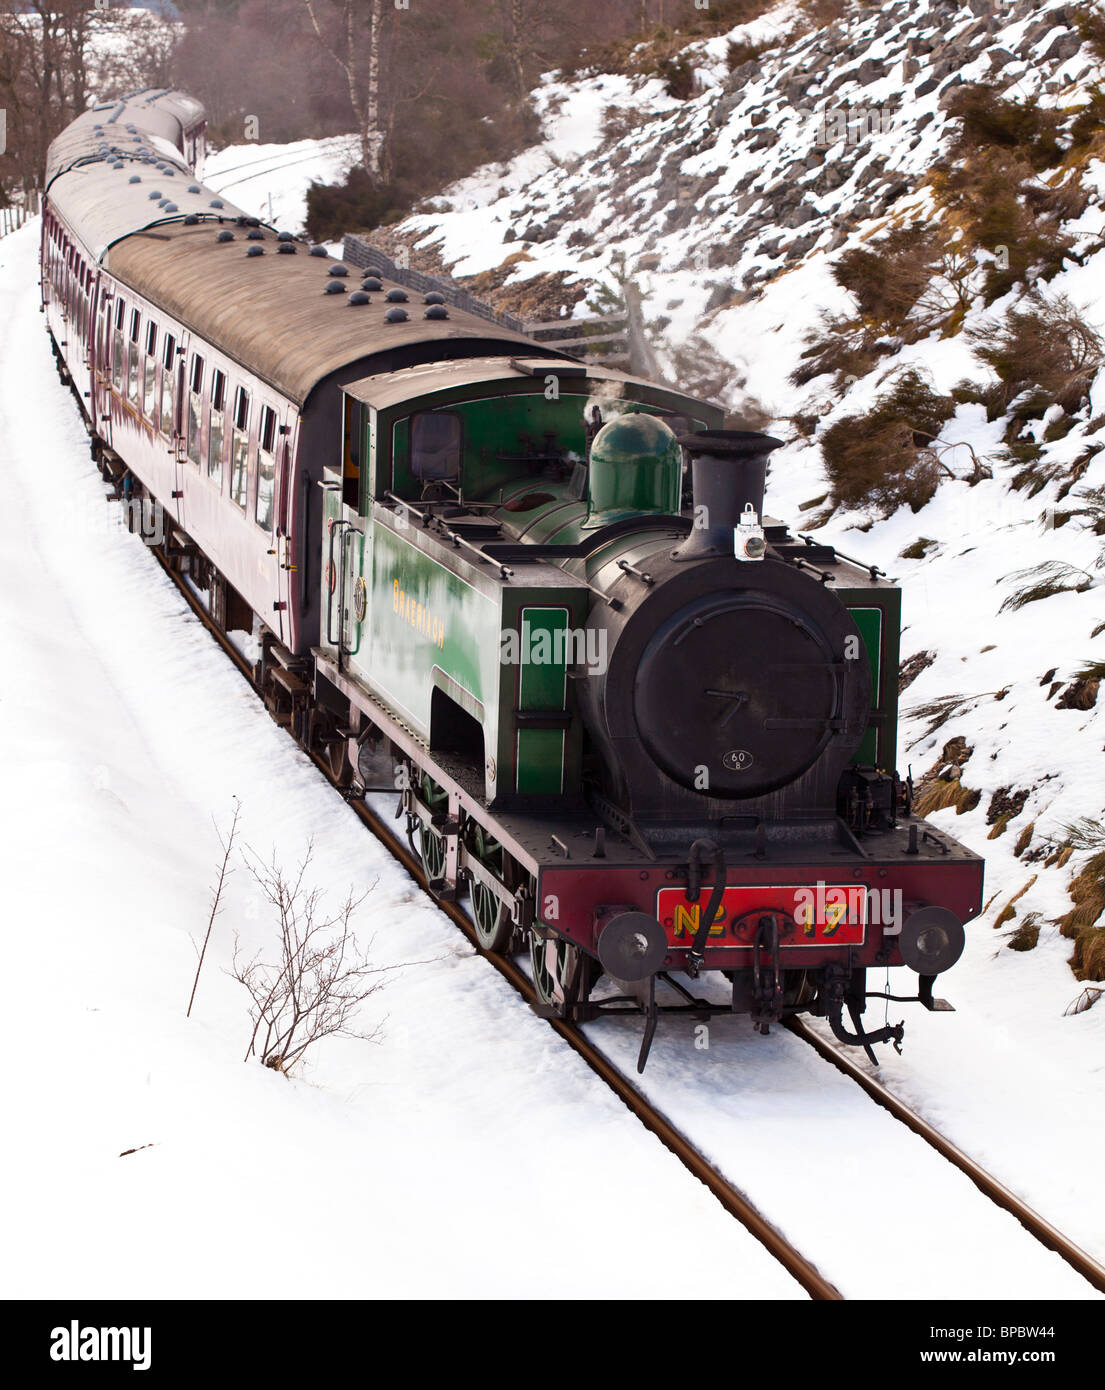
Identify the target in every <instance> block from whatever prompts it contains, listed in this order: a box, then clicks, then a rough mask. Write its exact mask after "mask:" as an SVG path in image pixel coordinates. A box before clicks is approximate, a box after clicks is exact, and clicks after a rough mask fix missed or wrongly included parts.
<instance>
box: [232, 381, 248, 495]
mask: <svg viewBox="0 0 1105 1390" xmlns="http://www.w3.org/2000/svg"><path fill="white" fill-rule="evenodd" d="M248 465H249V392H248V391H247V390H246V389H245V388H244V387H243V386H239V387H238V390H237V392H236V394H235V396H234V430H233V433H232V435H231V440H230V496H231V498H232V500H233V501H235V502H236V503H237V504H238V506H239V507H241V509H242V511H243V512H244V511H245V509H246V484H247V482H248V477H249V475H248Z"/></svg>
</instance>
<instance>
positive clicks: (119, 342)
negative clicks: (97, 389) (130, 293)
mask: <svg viewBox="0 0 1105 1390" xmlns="http://www.w3.org/2000/svg"><path fill="white" fill-rule="evenodd" d="M126 315H127V306H126V304H125V303H124V301H123V300H121V299H120V300H118V301H117V303H116V305H115V332H114V333H113V335H112V342H111V381H112V384H113V385H114V387H115V389H116V391H121V390H122V389H123V324H124V322H125V321H126Z"/></svg>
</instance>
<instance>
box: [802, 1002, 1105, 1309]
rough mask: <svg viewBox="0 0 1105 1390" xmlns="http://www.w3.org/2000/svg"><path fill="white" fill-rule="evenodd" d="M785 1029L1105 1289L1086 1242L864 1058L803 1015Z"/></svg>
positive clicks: (1103, 1272) (1103, 1274) (1103, 1277)
mask: <svg viewBox="0 0 1105 1390" xmlns="http://www.w3.org/2000/svg"><path fill="white" fill-rule="evenodd" d="M784 1027H786V1028H787V1029H789V1030H790V1032H792V1033H793V1034H794V1036H795V1037H796V1038H801V1040H802V1041H803V1042H804V1043H808V1044H809V1045H810V1047H812V1048H813V1049H814V1050H815V1051H816V1052H818V1053H819V1054H820V1055H821V1056H822V1057H824V1058H825V1060H826V1061H827V1062H831V1063H832V1065H833V1066H834V1067H836V1068H837V1070H838V1071H841V1072H843V1073H844V1075H845V1076H847V1077H850V1078H851V1080H853V1081H854V1082H856V1084H857V1085H859V1086H861V1087H862V1088H863V1090H864V1091H866V1092H867V1094H868V1095H869V1096H870V1097H871V1099H872V1100H873V1101H874V1102H875V1104H876V1105H881V1106H882V1108H883V1109H884V1110H887V1111H889V1112H890V1114H891V1115H893V1116H894V1118H895V1119H896V1120H900V1121H901V1123H902V1124H904V1125H905V1126H906V1127H907V1128H908V1129H911V1130H912V1131H913V1133H914V1134H916V1135H917V1136H918V1138H920V1139H923V1140H924V1141H925V1143H926V1144H928V1145H929V1146H930V1147H931V1148H933V1149H935V1150H936V1152H937V1153H938V1154H940V1155H941V1156H942V1157H943V1158H946V1159H947V1160H948V1162H949V1163H951V1164H953V1165H954V1166H955V1167H956V1168H958V1169H959V1171H960V1172H961V1173H963V1174H964V1176H966V1177H968V1178H970V1180H971V1181H972V1182H973V1183H974V1185H975V1186H976V1187H977V1188H978V1190H979V1191H980V1192H982V1193H984V1194H985V1195H986V1196H987V1197H989V1198H990V1200H991V1201H992V1202H994V1203H996V1205H997V1206H999V1207H1001V1208H1002V1209H1003V1210H1005V1211H1007V1212H1009V1214H1010V1215H1011V1216H1015V1217H1016V1218H1017V1220H1018V1221H1019V1222H1020V1223H1021V1225H1022V1226H1023V1227H1024V1228H1025V1230H1026V1231H1028V1233H1029V1234H1030V1235H1031V1236H1034V1237H1035V1238H1036V1239H1037V1240H1038V1241H1039V1242H1040V1243H1041V1244H1042V1245H1044V1246H1046V1247H1047V1248H1048V1249H1049V1250H1053V1251H1054V1252H1055V1253H1056V1254H1057V1255H1058V1256H1060V1258H1062V1259H1063V1260H1065V1261H1066V1263H1067V1264H1069V1265H1070V1266H1071V1268H1072V1269H1075V1270H1077V1272H1078V1273H1079V1274H1081V1276H1082V1277H1083V1279H1085V1280H1086V1281H1087V1282H1088V1283H1090V1284H1092V1285H1093V1286H1094V1288H1095V1289H1097V1290H1098V1291H1099V1292H1100V1293H1105V1268H1103V1267H1102V1266H1101V1265H1100V1264H1098V1262H1097V1261H1096V1260H1095V1259H1094V1258H1093V1256H1092V1255H1088V1254H1087V1253H1086V1251H1085V1250H1083V1249H1082V1248H1081V1246H1078V1245H1075V1243H1074V1241H1072V1240H1071V1239H1070V1238H1069V1237H1068V1236H1065V1235H1063V1233H1062V1231H1059V1230H1056V1228H1055V1227H1054V1226H1053V1225H1052V1224H1051V1222H1050V1221H1046V1220H1045V1219H1044V1218H1043V1217H1042V1216H1041V1215H1040V1214H1039V1212H1037V1211H1034V1210H1033V1209H1032V1207H1030V1206H1029V1205H1028V1203H1027V1202H1024V1201H1022V1199H1021V1198H1020V1197H1018V1196H1017V1195H1016V1193H1015V1192H1012V1191H1010V1189H1009V1188H1008V1187H1006V1186H1005V1184H1004V1183H1002V1182H999V1181H998V1179H997V1178H995V1177H994V1176H993V1174H991V1173H988V1172H987V1171H986V1169H985V1168H983V1167H982V1166H981V1164H979V1163H976V1162H975V1160H974V1159H973V1158H971V1156H970V1155H969V1154H966V1153H964V1152H963V1150H962V1149H961V1148H959V1147H958V1146H957V1145H955V1144H953V1143H952V1141H951V1140H950V1139H948V1138H946V1137H945V1136H944V1135H943V1134H941V1133H940V1131H939V1130H938V1129H936V1128H935V1126H934V1125H931V1124H930V1123H929V1121H928V1120H926V1119H925V1118H924V1117H923V1116H922V1115H919V1114H918V1113H917V1111H916V1110H914V1109H912V1107H910V1106H909V1105H907V1104H906V1103H905V1101H903V1100H899V1099H898V1097H897V1096H895V1095H894V1094H893V1093H892V1092H891V1091H889V1090H888V1089H887V1088H886V1086H885V1085H884V1084H883V1083H882V1082H881V1081H878V1080H876V1079H875V1078H874V1077H873V1076H869V1075H868V1073H867V1072H865V1071H864V1070H863V1068H862V1067H861V1066H860V1064H859V1062H858V1061H855V1060H853V1059H852V1058H851V1057H849V1056H848V1054H847V1053H846V1052H844V1051H843V1050H842V1049H841V1048H839V1047H836V1046H835V1045H834V1044H833V1043H831V1042H828V1041H827V1040H826V1039H825V1038H822V1037H821V1036H820V1035H819V1034H817V1033H815V1032H814V1031H813V1029H812V1028H810V1027H809V1025H808V1024H807V1023H805V1022H803V1021H802V1020H800V1019H797V1018H790V1019H787V1020H786V1022H785V1024H784Z"/></svg>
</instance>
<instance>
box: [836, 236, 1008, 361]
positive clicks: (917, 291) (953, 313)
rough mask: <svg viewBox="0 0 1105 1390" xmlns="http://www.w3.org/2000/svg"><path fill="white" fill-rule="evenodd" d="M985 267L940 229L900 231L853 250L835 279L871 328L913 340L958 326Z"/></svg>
mask: <svg viewBox="0 0 1105 1390" xmlns="http://www.w3.org/2000/svg"><path fill="white" fill-rule="evenodd" d="M984 273H985V272H984V268H983V267H982V266H981V265H980V263H979V261H978V260H977V258H976V257H975V256H974V255H973V254H971V253H970V252H969V250H968V248H967V243H966V242H963V244H962V245H956V244H953V243H951V242H950V241H949V236H948V232H947V230H946V229H943V228H941V227H939V226H933V225H931V224H930V225H927V226H923V225H917V226H913V227H895V228H894V229H893V230H892V231H891V232H889V233H888V234H887V235H886V236H885V237H883V238H882V239H881V240H879V241H876V242H871V243H869V244H868V245H866V246H856V247H852V248H851V249H850V250H848V251H845V252H844V254H843V255H842V256H840V257H839V259H838V260H837V262H836V264H835V265H834V266H833V278H834V279H835V280H836V282H837V284H838V285H840V286H841V287H842V288H843V289H846V290H848V291H849V292H850V293H851V294H853V295H854V296H855V299H856V303H857V305H858V306H859V310H860V314H861V315H862V316H863V318H864V321H865V322H867V323H868V324H871V325H874V326H876V327H880V328H882V329H883V330H884V331H889V332H893V333H896V334H898V335H899V336H901V337H903V338H904V340H905V341H907V342H912V341H915V340H916V339H917V338H919V337H922V336H924V335H925V334H927V333H930V332H932V331H933V330H934V329H941V330H947V329H949V328H955V327H958V325H959V323H960V322H961V321H962V319H963V316H964V315H965V314H966V312H967V310H968V308H969V307H970V305H971V301H972V300H973V299H974V297H975V295H976V294H978V293H979V291H980V289H981V287H982V279H983V275H984Z"/></svg>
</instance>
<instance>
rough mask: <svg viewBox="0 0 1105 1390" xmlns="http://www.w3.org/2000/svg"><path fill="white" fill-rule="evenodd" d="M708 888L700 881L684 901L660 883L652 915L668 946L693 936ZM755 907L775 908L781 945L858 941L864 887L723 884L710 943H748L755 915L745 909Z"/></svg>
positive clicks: (681, 945) (682, 894) (681, 893)
mask: <svg viewBox="0 0 1105 1390" xmlns="http://www.w3.org/2000/svg"><path fill="white" fill-rule="evenodd" d="M710 891H711V890H710V887H709V885H708V884H703V886H702V889H701V892H700V893H699V898H698V902H696V903H689V902H688V901H687V897H686V890H685V889H683V888H661V889H660V890H659V892H658V893H657V894H656V915H657V917H658V918H659V919H660V924H661V926H663V928H664V930H665V931H666V932H667V935H668V944H669V945H670V946H671V947H672V948H673V949H675V950H686V949H688V948H689V947H690V945H691V943H692V942H693V941H694V937H695V932H697V930H698V924H699V922H700V921H701V914H702V913H703V912H704V911H705V910H706V906H707V904H708V903H709V901H710ZM757 912H776V913H779V914H780V915H781V916H782V917H783V919H784V920H783V923H782V924H781V930H780V935H779V939H780V943H781V944H782V945H784V946H788V947H790V946H862V945H863V942H864V938H865V923H866V921H867V887H866V885H865V884H856V883H850V884H846V885H845V884H824V883H822V884H773V885H770V886H768V885H765V886H763V887H757V888H726V890H725V892H724V894H723V896H722V899H721V907H720V908H719V909H718V914H717V916H716V918H715V919H714V922H713V924H712V925H711V927H710V938H709V942H708V945H709V947H710V949H711V950H717V949H718V948H725V947H728V948H731V949H732V948H737V949H740V948H744V949H749V948H750V947H751V946H752V944H753V941H754V939H755V935H756V925H757V918H756V917H755V916H754V915H749V914H755V913H757Z"/></svg>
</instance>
